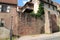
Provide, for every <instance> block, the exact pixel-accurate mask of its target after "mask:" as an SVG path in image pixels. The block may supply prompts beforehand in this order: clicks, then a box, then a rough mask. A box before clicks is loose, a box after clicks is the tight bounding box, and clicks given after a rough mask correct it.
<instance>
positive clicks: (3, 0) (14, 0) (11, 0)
mask: <svg viewBox="0 0 60 40" xmlns="http://www.w3.org/2000/svg"><path fill="white" fill-rule="evenodd" d="M0 3H7V4H17V0H0Z"/></svg>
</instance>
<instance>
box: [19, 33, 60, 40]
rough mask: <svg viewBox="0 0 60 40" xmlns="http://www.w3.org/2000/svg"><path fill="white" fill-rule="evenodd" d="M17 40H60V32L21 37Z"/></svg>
mask: <svg viewBox="0 0 60 40" xmlns="http://www.w3.org/2000/svg"><path fill="white" fill-rule="evenodd" d="M19 40H60V32H59V33H54V34H42V35H33V36H23V37H21V38H19Z"/></svg>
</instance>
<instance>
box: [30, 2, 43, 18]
mask: <svg viewBox="0 0 60 40" xmlns="http://www.w3.org/2000/svg"><path fill="white" fill-rule="evenodd" d="M43 5H44V4H43V3H42V2H41V3H40V4H39V8H38V11H37V13H34V11H33V12H31V13H30V14H31V16H33V17H36V18H38V17H40V18H41V16H42V15H43V14H44V8H43Z"/></svg>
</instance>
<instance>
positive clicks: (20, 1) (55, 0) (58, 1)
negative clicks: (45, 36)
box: [18, 0, 60, 6]
mask: <svg viewBox="0 0 60 40" xmlns="http://www.w3.org/2000/svg"><path fill="white" fill-rule="evenodd" d="M28 1H30V0H18V6H24V4H25V3H26V2H28ZM53 1H54V2H57V3H59V4H60V0H53Z"/></svg>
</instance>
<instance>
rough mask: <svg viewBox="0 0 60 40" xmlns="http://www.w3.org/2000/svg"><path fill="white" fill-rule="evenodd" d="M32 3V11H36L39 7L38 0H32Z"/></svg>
mask: <svg viewBox="0 0 60 40" xmlns="http://www.w3.org/2000/svg"><path fill="white" fill-rule="evenodd" d="M32 3H33V4H34V12H35V13H37V11H38V8H39V3H40V2H39V0H32Z"/></svg>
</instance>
